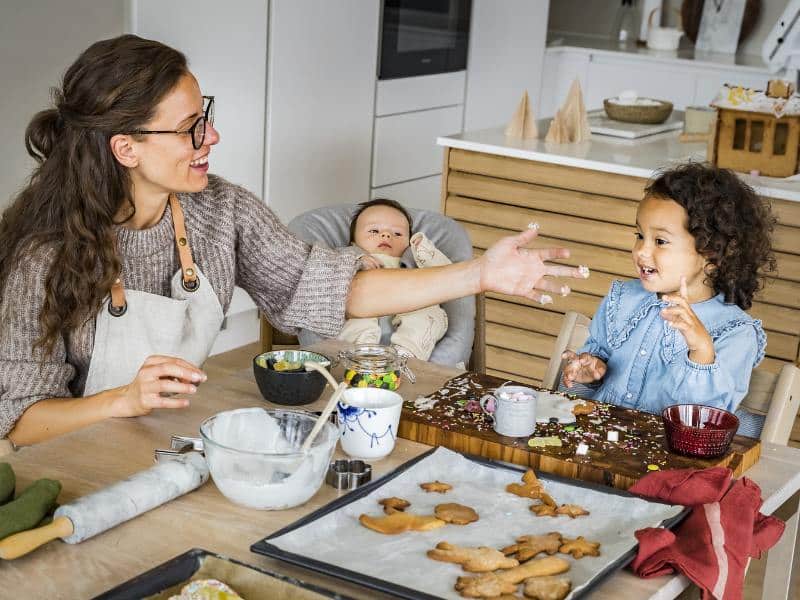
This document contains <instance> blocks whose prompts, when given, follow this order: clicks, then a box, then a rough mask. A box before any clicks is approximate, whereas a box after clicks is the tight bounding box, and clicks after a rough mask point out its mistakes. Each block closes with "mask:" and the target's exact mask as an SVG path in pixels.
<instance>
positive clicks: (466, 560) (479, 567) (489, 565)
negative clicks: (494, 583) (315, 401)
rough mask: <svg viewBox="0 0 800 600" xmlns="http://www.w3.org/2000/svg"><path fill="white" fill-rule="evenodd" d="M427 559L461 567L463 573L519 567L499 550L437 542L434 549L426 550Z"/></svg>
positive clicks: (515, 561) (517, 562) (517, 563)
mask: <svg viewBox="0 0 800 600" xmlns="http://www.w3.org/2000/svg"><path fill="white" fill-rule="evenodd" d="M428 558H432V559H433V560H441V561H443V562H452V563H456V564H459V565H461V567H462V568H463V569H464V570H465V571H470V572H473V573H486V572H489V571H494V570H496V569H510V568H512V567H516V566H517V565H519V561H517V560H515V559H513V558H508V557H507V556H505V555H504V554H503V553H502V552H500V551H499V550H495V549H494V548H487V547H486V546H480V547H478V548H467V547H464V546H454V545H453V544H448V543H447V542H439V543H438V544H436V548H435V549H433V550H428Z"/></svg>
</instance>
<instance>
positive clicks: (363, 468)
mask: <svg viewBox="0 0 800 600" xmlns="http://www.w3.org/2000/svg"><path fill="white" fill-rule="evenodd" d="M370 479H372V466H371V465H368V464H367V463H365V462H364V461H363V460H357V459H353V460H349V459H339V460H335V461H333V462H332V463H331V465H330V467H328V473H327V475H325V483H327V484H328V485H332V486H333V487H335V488H336V489H337V490H354V489H356V488H357V487H358V486H360V485H364V484H365V483H367V482H369V480H370Z"/></svg>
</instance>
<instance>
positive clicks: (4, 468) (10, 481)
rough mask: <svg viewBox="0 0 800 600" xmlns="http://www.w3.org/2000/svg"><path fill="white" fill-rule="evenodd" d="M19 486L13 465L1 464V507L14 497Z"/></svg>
mask: <svg viewBox="0 0 800 600" xmlns="http://www.w3.org/2000/svg"><path fill="white" fill-rule="evenodd" d="M16 485H17V478H16V476H15V475H14V469H12V468H11V465H10V464H8V463H6V462H3V463H0V506H2V505H3V504H5V503H6V502H8V501H9V500H11V499H12V498H13V497H14V488H15V487H16Z"/></svg>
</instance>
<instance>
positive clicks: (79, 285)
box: [0, 35, 188, 354]
mask: <svg viewBox="0 0 800 600" xmlns="http://www.w3.org/2000/svg"><path fill="white" fill-rule="evenodd" d="M186 73H188V67H187V64H186V57H185V56H184V55H183V54H181V53H180V52H178V51H177V50H175V49H173V48H170V47H169V46H165V45H164V44H161V43H159V42H155V41H152V40H145V39H142V38H140V37H137V36H134V35H123V36H120V37H117V38H113V39H109V40H103V41H100V42H97V43H95V44H92V45H91V46H90V47H89V48H88V49H87V50H86V51H84V52H83V54H81V55H80V56H79V57H78V59H77V60H76V61H75V62H74V63H73V64H72V66H70V67H69V69H67V71H66V73H65V74H64V78H63V81H62V84H61V87H60V88H53V90H52V98H53V108H49V109H47V110H43V111H41V112H39V113H38V114H36V115H35V116H34V117H33V119H32V120H31V122H30V124H29V125H28V128H27V130H26V131H25V148H26V149H27V151H28V154H30V155H31V156H32V157H33V158H34V159H35V160H36V162H37V163H38V165H37V166H36V167H35V169H34V170H33V173H32V174H31V176H30V179H29V181H28V183H27V185H26V186H25V187H24V189H23V190H22V191H21V192H20V193H19V194H18V195H17V196H16V198H15V199H14V200H13V202H12V204H11V206H9V208H8V209H7V210H6V211H5V212H4V213H3V216H2V219H1V220H0V239H2V240H3V243H2V244H0V301H2V300H3V298H2V293H3V289H4V288H5V285H6V282H7V281H8V279H9V276H10V274H11V272H12V271H13V270H14V269H16V268H19V267H20V266H21V263H22V261H23V257H24V255H26V254H28V253H31V252H34V251H36V250H37V249H39V248H43V247H44V248H45V249H46V250H47V251H48V254H50V253H52V255H53V257H54V260H53V262H52V265H51V267H50V270H49V273H48V275H47V279H46V282H45V298H44V303H43V306H42V311H41V314H40V315H39V322H40V326H41V330H42V334H41V338H40V339H39V340H37V342H36V344H37V345H38V346H42V347H43V348H44V350H45V354H49V353H51V352H52V350H53V348H54V346H55V343H56V341H57V339H58V336H59V335H62V336H63V335H65V334H66V333H67V332H69V331H70V330H72V329H75V328H77V327H78V326H79V325H81V324H82V323H83V322H85V321H86V319H87V318H89V317H91V316H92V315H94V314H95V313H96V312H97V310H99V308H100V305H101V304H102V302H103V299H104V298H105V296H106V295H107V294H108V292H109V290H110V289H111V285H112V283H113V282H114V280H115V279H116V278H117V277H118V275H119V271H120V260H119V258H118V256H117V252H116V241H115V236H114V225H115V222H114V216H115V215H116V214H117V213H118V211H119V209H120V208H121V207H122V206H123V204H124V203H127V204H129V205H130V207H131V209H134V206H133V199H132V196H131V180H130V175H129V172H128V169H127V168H126V167H124V166H122V165H121V164H119V163H118V162H117V160H116V159H115V157H114V155H113V153H112V151H111V147H110V143H109V142H110V139H111V137H112V136H113V135H115V134H117V133H122V132H125V131H134V130H136V129H141V128H142V126H143V125H144V124H145V123H147V122H148V121H149V120H150V119H151V118H152V117H153V116H154V114H155V112H156V108H157V106H158V104H159V102H160V101H161V100H162V99H163V98H164V96H166V95H167V94H168V93H169V92H170V91H171V90H172V89H174V88H175V86H176V85H177V83H178V81H179V80H180V78H181V77H182V76H184V75H185V74H186ZM134 210H135V209H134Z"/></svg>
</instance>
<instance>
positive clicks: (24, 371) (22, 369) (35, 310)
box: [0, 251, 75, 438]
mask: <svg viewBox="0 0 800 600" xmlns="http://www.w3.org/2000/svg"><path fill="white" fill-rule="evenodd" d="M51 260H52V254H51V253H48V252H44V251H41V252H35V253H33V255H32V256H26V259H25V261H24V265H23V266H20V267H19V268H17V269H15V270H13V271H12V272H11V274H10V276H9V278H8V280H7V281H6V283H5V286H4V289H3V290H2V296H0V322H1V323H2V327H0V438H4V437H6V436H7V435H8V432H9V431H11V430H12V429H13V428H14V425H15V424H16V422H17V420H19V418H20V417H21V416H22V413H24V412H25V410H27V408H28V407H29V406H31V405H32V404H34V403H36V402H37V401H39V400H43V399H45V398H63V397H68V396H70V395H71V394H70V391H69V388H68V385H67V384H68V383H69V381H70V380H71V379H72V378H73V377H74V376H75V368H74V367H73V366H72V365H70V364H69V363H67V352H66V348H65V345H64V341H63V339H62V338H59V339H58V340H57V341H56V345H55V347H54V349H53V352H52V354H49V355H47V356H45V354H44V350H43V349H42V348H40V347H36V348H34V344H35V342H36V340H37V339H38V338H39V336H40V335H41V331H42V330H41V327H40V325H39V313H40V312H41V310H42V304H43V303H44V297H45V280H46V277H47V272H48V269H49V265H50V263H51Z"/></svg>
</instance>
